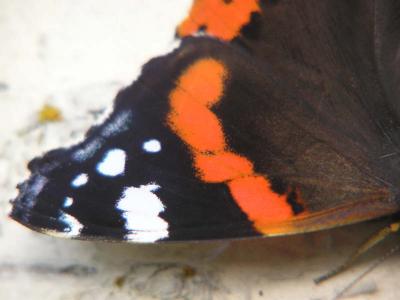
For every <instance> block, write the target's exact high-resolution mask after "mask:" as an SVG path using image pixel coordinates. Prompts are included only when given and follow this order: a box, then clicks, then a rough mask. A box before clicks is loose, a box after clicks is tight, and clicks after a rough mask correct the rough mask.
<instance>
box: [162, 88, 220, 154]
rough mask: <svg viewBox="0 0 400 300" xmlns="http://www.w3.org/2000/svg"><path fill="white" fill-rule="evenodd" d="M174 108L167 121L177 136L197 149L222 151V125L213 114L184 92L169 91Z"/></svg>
mask: <svg viewBox="0 0 400 300" xmlns="http://www.w3.org/2000/svg"><path fill="white" fill-rule="evenodd" d="M171 104H172V107H173V108H174V110H173V111H172V112H171V113H170V115H169V118H168V121H169V124H170V125H171V127H172V128H173V129H174V131H175V132H177V133H178V135H179V137H180V138H181V139H182V140H183V141H184V142H185V143H186V144H188V145H190V146H191V147H193V148H195V149H196V150H197V151H202V152H208V151H212V152H215V151H222V150H223V149H224V148H225V147H226V145H225V138H224V133H223V132H222V126H221V123H220V122H219V120H218V118H217V117H216V115H215V114H213V113H212V112H211V111H210V110H209V109H208V108H207V107H205V106H203V105H201V104H200V103H199V102H197V101H193V100H191V99H190V97H189V96H188V95H187V94H186V93H180V92H178V93H175V92H172V93H171Z"/></svg>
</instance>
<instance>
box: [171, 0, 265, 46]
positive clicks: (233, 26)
mask: <svg viewBox="0 0 400 300" xmlns="http://www.w3.org/2000/svg"><path fill="white" fill-rule="evenodd" d="M260 11H261V9H260V6H259V4H258V1H257V0H232V1H223V0H195V1H194V3H193V6H192V8H191V10H190V12H189V15H188V17H186V19H185V20H184V21H183V22H182V23H181V24H180V25H179V26H178V29H177V31H178V34H179V36H181V37H183V36H188V35H193V34H195V33H196V32H198V31H199V29H200V27H202V26H205V27H206V31H207V33H208V34H210V35H213V36H216V37H218V38H220V39H222V40H226V41H230V40H232V39H234V38H235V37H236V36H238V35H239V34H240V29H241V28H242V27H243V26H244V25H246V24H247V23H249V22H250V17H251V13H253V12H260Z"/></svg>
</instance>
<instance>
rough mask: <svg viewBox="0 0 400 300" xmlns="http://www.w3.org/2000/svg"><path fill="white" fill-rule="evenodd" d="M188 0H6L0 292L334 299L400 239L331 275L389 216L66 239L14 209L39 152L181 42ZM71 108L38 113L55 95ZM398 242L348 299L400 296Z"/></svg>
mask: <svg viewBox="0 0 400 300" xmlns="http://www.w3.org/2000/svg"><path fill="white" fill-rule="evenodd" d="M189 2H190V1H188V0H169V1H165V0H147V1H143V0H119V1H107V0H80V1H78V0H57V1H55V0H0V196H1V197H0V299H1V300H3V299H7V300H8V299H41V300H42V299H63V300H66V299H271V300H275V299H276V300H278V299H279V300H284V299H296V300H297V299H300V300H302V299H310V300H311V299H312V300H317V299H321V300H323V299H332V298H334V297H335V295H337V293H338V292H340V291H341V290H342V289H343V288H345V287H346V285H348V284H349V283H350V282H352V280H354V279H355V278H356V277H357V276H358V275H359V274H361V273H362V272H363V271H364V270H366V269H367V268H369V267H370V266H371V265H372V264H373V262H374V260H375V259H377V258H379V257H381V256H382V255H383V254H384V253H385V252H387V251H388V250H389V249H390V248H391V247H392V246H393V245H395V244H396V243H398V240H397V238H398V237H394V238H392V239H391V240H388V241H387V242H385V243H384V244H382V245H380V246H378V248H377V249H374V250H373V251H371V252H370V253H368V255H366V256H365V257H364V258H363V259H361V260H360V261H359V262H358V263H357V264H356V265H354V266H353V267H352V268H351V269H350V270H348V271H346V272H344V273H342V274H340V275H339V276H338V277H336V278H334V279H332V280H330V281H328V282H326V283H325V284H323V285H321V286H316V285H314V283H313V281H312V279H313V278H315V277H316V276H318V275H321V274H323V273H325V272H327V271H329V270H330V269H332V268H333V267H334V266H336V265H338V264H339V263H340V262H342V261H343V260H344V259H345V258H346V257H347V256H348V255H349V254H350V253H351V252H352V251H354V250H355V249H356V248H357V245H358V244H360V243H361V242H362V241H363V240H364V239H365V238H366V237H367V236H369V235H370V234H371V233H372V232H374V231H376V230H377V229H378V228H379V226H381V225H382V222H370V223H364V224H358V225H355V226H349V227H346V228H341V229H335V230H330V231H325V232H318V233H312V234H307V235H297V236H290V237H280V238H269V239H256V240H244V241H233V242H230V243H228V242H204V243H191V244H187V243H182V244H169V245H127V244H106V243H100V242H97V243H94V242H82V241H72V240H63V239H57V238H52V237H47V236H44V235H40V234H38V233H34V232H31V231H29V230H28V229H25V228H23V227H22V226H20V225H19V224H16V223H15V222H13V221H11V220H9V219H8V218H7V214H6V212H7V207H8V200H9V199H11V198H12V197H14V196H15V193H16V191H15V188H14V187H15V185H16V184H17V183H18V182H19V181H21V180H22V179H24V178H25V177H26V176H27V171H26V169H25V166H26V163H27V162H28V161H29V159H30V158H32V157H34V156H36V155H39V154H41V153H43V151H45V150H48V149H50V148H53V147H57V146H65V145H67V144H71V143H73V142H74V141H77V140H79V139H80V138H81V137H82V136H83V133H84V132H85V130H86V129H87V128H88V127H89V126H90V124H91V122H93V121H94V118H95V117H94V114H93V112H94V111H99V110H102V109H104V108H105V107H106V106H108V105H109V104H110V103H111V101H112V99H113V96H114V95H115V93H116V91H117V90H119V89H120V88H121V87H123V86H125V85H128V84H129V83H130V82H131V81H132V80H133V79H135V78H136V76H137V75H138V74H139V72H140V66H141V65H142V64H143V63H144V62H146V61H147V60H148V59H149V58H151V57H153V56H155V55H159V54H163V53H165V51H166V49H170V48H171V47H172V45H173V42H174V40H173V35H174V26H175V24H177V23H178V20H180V19H181V18H182V17H183V16H184V15H185V12H186V10H187V8H188V6H189ZM46 103H48V104H51V105H54V106H56V107H58V108H59V109H60V110H61V112H62V114H63V120H62V121H60V122H55V123H47V124H39V123H38V121H37V114H38V111H40V109H41V108H42V106H43V105H44V104H46ZM399 267H400V257H399V254H396V255H394V256H392V257H390V258H389V259H387V260H386V261H385V262H383V263H382V264H380V265H379V266H378V267H377V268H376V269H375V270H373V271H372V272H371V273H369V274H368V275H367V276H366V277H365V278H363V279H362V280H361V281H360V282H359V283H357V284H356V285H355V287H354V288H353V289H351V290H350V291H349V292H348V293H347V294H346V295H345V297H344V299H385V300H391V299H393V300H394V299H400V291H399V290H400V289H399V287H398V278H400V268H399Z"/></svg>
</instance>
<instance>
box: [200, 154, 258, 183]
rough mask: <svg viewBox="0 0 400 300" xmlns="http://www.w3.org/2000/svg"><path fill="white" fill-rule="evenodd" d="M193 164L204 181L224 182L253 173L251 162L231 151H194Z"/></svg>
mask: <svg viewBox="0 0 400 300" xmlns="http://www.w3.org/2000/svg"><path fill="white" fill-rule="evenodd" d="M194 165H195V167H196V169H197V170H198V171H199V177H200V178H201V179H202V180H203V181H205V182H225V181H228V180H232V179H235V178H238V177H243V176H249V175H251V174H252V173H253V164H252V163H251V162H250V161H248V160H247V159H246V158H245V157H243V156H240V155H237V154H235V153H232V152H227V151H224V152H221V153H217V154H201V153H195V156H194Z"/></svg>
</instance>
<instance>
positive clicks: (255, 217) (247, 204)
mask: <svg viewBox="0 0 400 300" xmlns="http://www.w3.org/2000/svg"><path fill="white" fill-rule="evenodd" d="M226 73H227V71H226V68H225V66H224V65H223V64H222V63H221V62H219V61H218V60H215V59H210V58H205V59H201V60H198V61H196V62H195V63H194V64H193V65H191V66H189V67H188V68H187V69H186V70H185V71H184V72H183V74H182V75H181V76H180V78H179V79H178V80H177V82H176V88H175V89H174V90H173V91H172V92H171V94H170V96H169V98H170V105H171V111H170V112H169V114H168V116H167V122H168V124H169V126H170V127H171V129H172V130H173V131H174V132H175V133H176V134H177V135H178V136H179V137H180V138H181V139H182V140H183V141H184V142H185V143H186V144H187V145H188V146H189V148H190V150H191V152H192V155H193V163H194V167H195V169H196V171H197V176H198V177H199V178H200V179H201V180H202V181H204V182H209V183H225V184H227V186H228V187H229V190H230V192H231V195H232V197H233V199H234V200H235V201H236V202H237V204H238V205H239V207H240V208H241V209H242V210H243V211H244V212H245V213H246V214H247V216H248V218H249V220H251V221H253V223H254V226H255V227H256V228H257V229H258V230H259V231H260V232H263V228H264V227H265V224H268V223H273V222H277V221H282V220H287V219H290V218H291V217H293V212H292V208H291V206H290V205H289V204H288V203H287V201H286V198H287V195H286V194H284V195H279V194H277V193H275V192H274V191H273V190H272V189H271V187H270V184H269V181H268V179H266V178H265V177H263V176H261V175H259V174H256V173H255V172H254V169H253V164H252V162H251V161H249V160H248V159H247V158H246V157H244V156H241V155H239V154H236V153H234V152H232V151H230V149H229V147H228V145H227V143H226V139H225V135H224V131H223V128H222V124H221V122H220V121H219V119H218V117H217V116H216V115H215V114H214V113H213V112H212V111H211V106H212V105H214V104H216V103H218V101H219V100H220V99H221V97H222V95H223V89H224V80H225V78H226ZM264 232H265V230H264ZM265 233H266V232H265Z"/></svg>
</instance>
